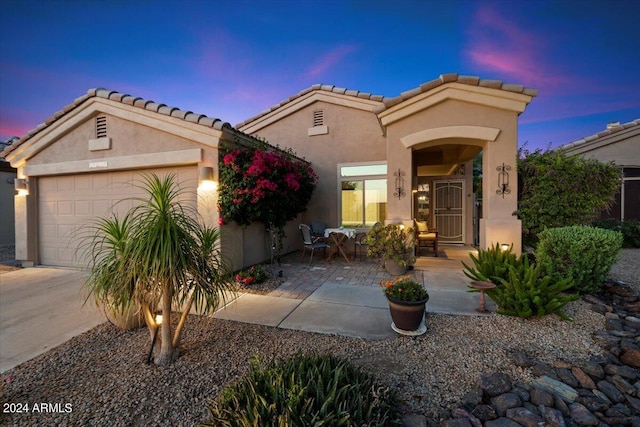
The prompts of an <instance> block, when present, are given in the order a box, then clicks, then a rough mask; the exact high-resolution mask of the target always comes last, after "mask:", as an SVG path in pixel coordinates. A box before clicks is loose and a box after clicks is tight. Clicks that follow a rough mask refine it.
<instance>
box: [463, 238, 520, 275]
mask: <svg viewBox="0 0 640 427" xmlns="http://www.w3.org/2000/svg"><path fill="white" fill-rule="evenodd" d="M469 257H471V261H473V264H474V265H475V268H473V267H470V266H468V265H467V264H465V262H464V261H463V262H462V265H464V268H465V269H464V271H463V272H464V274H465V275H466V276H467V277H468V278H470V279H471V280H479V281H484V282H493V283H495V284H496V285H499V284H500V279H506V278H508V276H509V266H510V265H511V266H514V267H516V266H519V265H520V264H522V259H521V258H522V257H516V254H514V253H513V252H511V249H509V250H508V251H503V250H502V249H501V247H500V244H498V243H496V245H495V246H494V247H491V248H489V249H480V250H478V256H477V257H476V256H474V255H473V254H469Z"/></svg>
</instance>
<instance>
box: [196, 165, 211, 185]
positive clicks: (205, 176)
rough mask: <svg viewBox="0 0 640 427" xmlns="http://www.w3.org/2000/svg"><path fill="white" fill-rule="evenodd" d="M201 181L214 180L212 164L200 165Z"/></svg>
mask: <svg viewBox="0 0 640 427" xmlns="http://www.w3.org/2000/svg"><path fill="white" fill-rule="evenodd" d="M199 174H200V182H207V181H209V182H213V168H212V167H211V166H200V171H199Z"/></svg>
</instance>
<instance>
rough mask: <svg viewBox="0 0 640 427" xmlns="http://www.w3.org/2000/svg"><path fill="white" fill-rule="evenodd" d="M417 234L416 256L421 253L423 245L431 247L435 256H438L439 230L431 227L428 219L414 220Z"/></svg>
mask: <svg viewBox="0 0 640 427" xmlns="http://www.w3.org/2000/svg"><path fill="white" fill-rule="evenodd" d="M413 225H414V230H415V236H416V248H415V251H416V256H418V255H420V248H421V247H431V248H433V252H434V255H435V256H438V230H436V229H435V228H429V224H428V223H427V221H418V220H417V219H414V220H413Z"/></svg>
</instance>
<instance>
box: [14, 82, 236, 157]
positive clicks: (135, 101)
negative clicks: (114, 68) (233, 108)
mask: <svg viewBox="0 0 640 427" xmlns="http://www.w3.org/2000/svg"><path fill="white" fill-rule="evenodd" d="M94 97H95V98H104V99H109V100H113V101H117V102H121V103H123V104H127V105H131V106H134V107H138V108H142V109H145V110H149V111H153V112H156V113H159V114H164V115H165V116H171V117H177V118H179V119H182V120H186V121H188V122H192V123H197V124H200V125H203V126H206V127H210V128H213V129H218V130H222V129H223V128H224V129H229V130H233V131H235V132H237V133H241V132H240V131H238V130H236V129H234V128H233V127H232V126H231V125H230V124H229V123H227V122H223V121H222V120H220V119H216V118H211V117H207V116H205V115H204V114H197V113H193V112H191V111H186V110H181V109H179V108H176V107H170V106H167V105H166V104H159V103H156V102H154V101H149V100H145V99H142V98H139V97H135V96H131V95H128V94H124V93H120V92H116V91H113V90H108V89H104V88H95V89H89V90H88V91H87V93H86V94H85V95H83V96H81V97H79V98H76V99H75V100H74V101H73V102H72V103H71V104H69V105H67V106H65V107H64V108H63V109H62V110H60V111H57V112H56V113H54V114H53V115H52V116H51V117H49V118H48V119H46V120H45V121H44V123H41V124H40V125H38V126H37V127H36V128H35V129H32V130H30V131H29V132H27V133H26V134H25V135H24V136H22V137H21V138H20V139H19V140H17V141H15V142H14V143H13V144H12V145H10V146H9V147H7V148H5V150H4V151H3V152H2V155H3V156H6V155H7V154H9V153H10V152H12V151H13V150H15V149H16V148H17V147H19V146H20V145H22V144H23V143H25V142H26V141H28V140H29V139H31V138H32V137H33V136H34V135H36V134H37V133H39V132H40V131H42V130H43V129H46V128H47V127H49V126H51V125H52V124H53V123H55V122H56V121H57V120H59V119H60V118H62V117H63V116H64V115H66V114H67V113H68V112H70V111H72V110H74V109H75V108H76V107H78V106H80V105H81V104H82V103H84V102H85V101H86V100H88V99H90V98H94Z"/></svg>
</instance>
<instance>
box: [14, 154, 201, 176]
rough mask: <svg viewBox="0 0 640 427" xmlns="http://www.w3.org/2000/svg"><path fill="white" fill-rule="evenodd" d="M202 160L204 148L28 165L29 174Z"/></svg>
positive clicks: (26, 168) (190, 162)
mask: <svg viewBox="0 0 640 427" xmlns="http://www.w3.org/2000/svg"><path fill="white" fill-rule="evenodd" d="M201 161H202V149H201V148H192V149H189V150H179V151H165V152H162V153H150V154H137V155H133V156H120V157H107V158H103V159H90V160H89V159H88V160H76V161H72V162H60V163H46V164H43V165H27V166H25V167H24V173H25V175H27V176H44V175H61V174H68V173H88V172H96V171H118V170H125V169H138V168H151V167H163V166H181V165H188V164H195V163H198V162H201Z"/></svg>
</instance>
